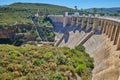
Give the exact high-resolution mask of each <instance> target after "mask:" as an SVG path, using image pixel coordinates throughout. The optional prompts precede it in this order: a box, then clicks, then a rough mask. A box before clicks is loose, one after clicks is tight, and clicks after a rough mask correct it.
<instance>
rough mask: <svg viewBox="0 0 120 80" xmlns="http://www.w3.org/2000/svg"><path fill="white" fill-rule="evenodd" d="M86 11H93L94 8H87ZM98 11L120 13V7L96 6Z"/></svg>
mask: <svg viewBox="0 0 120 80" xmlns="http://www.w3.org/2000/svg"><path fill="white" fill-rule="evenodd" d="M86 11H89V12H93V8H90V9H86ZM96 11H97V12H98V13H101V12H102V13H111V14H120V7H113V8H96Z"/></svg>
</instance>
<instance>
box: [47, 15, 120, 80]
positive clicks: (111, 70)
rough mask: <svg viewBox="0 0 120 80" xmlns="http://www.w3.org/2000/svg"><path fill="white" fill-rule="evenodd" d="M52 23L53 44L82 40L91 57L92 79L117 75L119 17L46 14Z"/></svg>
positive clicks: (119, 67)
mask: <svg viewBox="0 0 120 80" xmlns="http://www.w3.org/2000/svg"><path fill="white" fill-rule="evenodd" d="M48 17H49V18H50V19H51V21H52V23H53V24H54V31H55V34H56V37H55V39H56V44H55V46H67V47H70V48H74V47H75V46H77V45H79V44H82V45H84V46H85V48H86V52H87V53H89V54H90V56H91V57H93V58H94V66H95V68H94V69H93V72H92V73H93V77H92V79H93V80H119V78H120V20H116V19H111V18H103V17H98V18H94V17H80V16H60V15H50V16H48Z"/></svg>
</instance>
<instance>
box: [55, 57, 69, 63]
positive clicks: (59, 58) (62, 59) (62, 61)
mask: <svg viewBox="0 0 120 80" xmlns="http://www.w3.org/2000/svg"><path fill="white" fill-rule="evenodd" d="M56 63H57V65H62V64H67V63H68V60H67V59H66V58H65V57H64V56H61V55H57V56H56Z"/></svg>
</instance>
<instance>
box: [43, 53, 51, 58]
mask: <svg viewBox="0 0 120 80" xmlns="http://www.w3.org/2000/svg"><path fill="white" fill-rule="evenodd" d="M43 56H44V58H47V59H49V58H52V57H53V53H52V52H46V53H44V55H43Z"/></svg>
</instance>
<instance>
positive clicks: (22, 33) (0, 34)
mask: <svg viewBox="0 0 120 80" xmlns="http://www.w3.org/2000/svg"><path fill="white" fill-rule="evenodd" d="M32 30H33V27H32V25H27V24H14V25H12V26H9V27H8V28H7V29H4V28H0V41H1V42H4V41H3V40H4V39H5V40H6V39H8V40H12V41H15V40H18V39H23V40H24V41H30V40H35V39H36V35H35V30H33V31H34V32H32ZM31 32H32V34H31ZM33 34H34V36H33Z"/></svg>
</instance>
